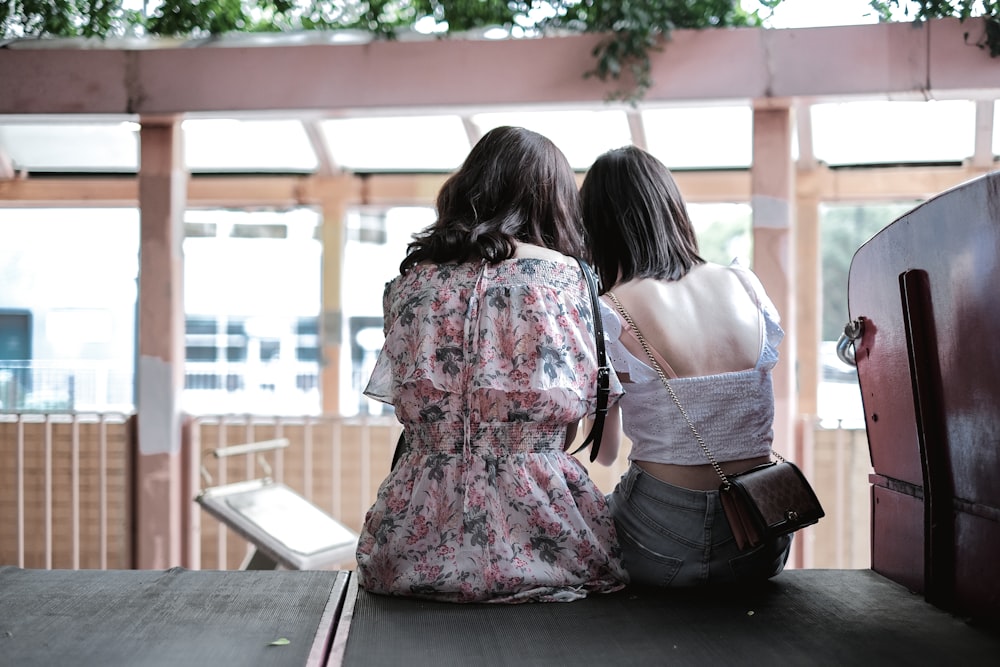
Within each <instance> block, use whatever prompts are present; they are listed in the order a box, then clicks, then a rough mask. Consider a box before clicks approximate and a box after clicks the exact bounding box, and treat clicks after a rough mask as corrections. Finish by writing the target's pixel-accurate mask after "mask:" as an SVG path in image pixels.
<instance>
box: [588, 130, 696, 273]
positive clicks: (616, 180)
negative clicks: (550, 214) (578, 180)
mask: <svg viewBox="0 0 1000 667" xmlns="http://www.w3.org/2000/svg"><path fill="white" fill-rule="evenodd" d="M580 199H581V205H582V207H583V223H584V227H585V228H586V230H587V235H588V239H587V241H588V245H589V246H590V254H591V257H592V258H593V261H594V266H595V267H596V269H597V272H598V274H599V275H600V277H601V283H602V285H603V286H604V289H605V290H607V289H610V288H611V287H612V286H614V285H615V284H616V283H618V282H627V281H629V280H633V279H636V278H657V279H661V280H679V279H680V278H683V277H684V276H685V275H686V274H687V272H688V271H690V270H691V269H692V268H694V267H695V266H697V265H698V264H704V263H705V260H704V259H702V257H701V256H700V255H699V253H698V240H697V238H695V233H694V227H693V225H692V224H691V218H689V217H688V212H687V206H686V205H685V204H684V199H683V198H682V197H681V192H680V190H679V189H678V187H677V183H676V182H674V177H673V176H672V175H671V174H670V170H669V169H667V168H666V166H665V165H664V164H663V163H662V162H660V161H659V160H657V159H656V158H655V157H653V156H652V155H650V154H649V153H647V152H646V151H644V150H642V149H640V148H636V147H635V146H626V147H624V148H617V149H615V150H612V151H608V152H607V153H605V154H603V155H601V156H600V157H599V158H597V160H596V161H595V162H594V164H593V166H591V168H590V169H589V170H588V171H587V175H586V177H584V179H583V185H582V186H581V188H580Z"/></svg>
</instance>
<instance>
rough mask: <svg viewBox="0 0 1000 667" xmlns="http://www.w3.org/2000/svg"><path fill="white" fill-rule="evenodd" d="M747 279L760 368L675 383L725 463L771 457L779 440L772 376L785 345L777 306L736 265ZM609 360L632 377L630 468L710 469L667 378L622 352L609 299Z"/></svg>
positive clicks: (626, 402)
mask: <svg viewBox="0 0 1000 667" xmlns="http://www.w3.org/2000/svg"><path fill="white" fill-rule="evenodd" d="M731 269H732V270H733V271H736V272H737V274H738V275H739V278H740V281H741V282H742V283H743V285H744V286H745V287H746V289H747V292H748V293H749V294H750V296H751V298H753V299H754V300H755V302H756V303H757V305H758V308H759V310H760V313H761V318H760V322H761V324H760V326H761V346H760V354H759V355H758V357H757V363H756V364H755V365H754V367H753V368H748V369H747V370H743V371H734V372H730V373H721V374H718V375H705V376H699V377H684V378H673V379H671V380H670V386H671V387H673V389H674V392H675V393H676V394H677V398H678V400H679V401H680V403H681V405H683V406H684V409H685V410H687V413H688V415H689V416H690V417H691V421H692V422H694V424H695V427H696V428H697V429H698V432H699V433H700V434H701V437H702V439H703V440H704V441H705V445H706V446H707V447H708V448H709V450H710V451H711V452H712V454H713V455H714V456H715V458H716V460H718V461H733V460H736V459H746V458H753V457H757V456H767V455H769V454H770V451H771V441H772V440H773V438H774V429H773V421H774V390H773V386H772V383H771V369H773V368H774V365H775V364H776V363H777V362H778V349H777V348H778V344H779V343H780V342H781V339H782V338H783V337H784V331H783V330H782V329H781V326H780V324H779V322H780V319H779V317H778V313H777V311H776V310H775V308H774V304H772V303H771V300H770V299H769V298H768V297H767V295H766V294H764V293H763V291H762V290H757V289H755V288H754V284H755V283H757V281H756V277H755V276H753V275H752V274H751V275H749V276H748V275H746V274H743V272H744V271H745V272H747V273H750V272H749V270H748V269H745V268H743V267H741V266H739V265H737V264H736V263H735V262H734V263H733V264H732V265H731ZM601 316H602V318H603V320H604V329H605V332H606V333H605V335H606V336H607V339H608V340H607V347H608V357H609V359H610V361H611V364H612V366H613V367H614V368H615V370H616V371H618V372H619V373H627V374H628V376H629V379H630V382H628V383H625V384H624V388H625V395H624V396H622V398H621V402H620V405H621V409H622V422H623V430H624V432H625V435H626V436H628V438H629V440H631V441H632V451H631V453H630V454H629V460H633V461H634V460H640V461H651V462H654V463H669V464H675V465H700V464H705V463H708V459H707V458H706V457H705V453H704V452H703V451H702V450H701V447H700V446H699V445H698V441H697V440H695V437H694V434H693V433H691V429H690V428H689V427H688V424H687V422H686V421H685V420H684V416H683V415H682V414H681V413H680V410H678V409H677V406H676V405H675V404H674V402H673V400H671V398H670V395H669V394H668V393H667V390H666V388H665V387H664V386H663V383H662V382H661V381H660V377H659V375H657V373H656V371H655V370H653V368H651V367H650V366H649V365H648V364H647V363H646V362H645V361H643V360H642V359H639V358H637V357H635V356H633V355H632V353H631V352H629V351H628V350H627V349H626V348H625V345H624V344H622V341H621V337H622V321H621V319H620V318H619V315H618V313H617V311H616V310H615V309H614V307H612V306H610V305H609V304H608V303H606V302H605V301H604V299H601Z"/></svg>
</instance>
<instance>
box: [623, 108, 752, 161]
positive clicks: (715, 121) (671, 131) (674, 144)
mask: <svg viewBox="0 0 1000 667" xmlns="http://www.w3.org/2000/svg"><path fill="white" fill-rule="evenodd" d="M642 119H643V126H644V127H645V131H646V145H647V147H648V148H649V152H650V153H652V154H653V155H655V156H656V157H657V158H659V159H660V161H661V162H663V164H665V165H667V167H669V168H671V169H707V168H711V167H744V168H745V167H749V166H750V160H751V157H752V154H753V111H752V110H751V109H750V107H749V106H717V107H677V108H669V109H648V110H646V111H643V112H642Z"/></svg>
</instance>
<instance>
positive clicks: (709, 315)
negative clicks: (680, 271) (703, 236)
mask: <svg viewBox="0 0 1000 667" xmlns="http://www.w3.org/2000/svg"><path fill="white" fill-rule="evenodd" d="M613 291H614V293H615V295H616V296H617V297H618V299H619V300H620V301H621V302H622V305H624V306H625V308H626V309H627V310H628V311H629V313H631V315H632V318H633V319H634V320H635V323H636V326H638V327H639V329H640V330H641V331H642V333H643V335H644V336H645V337H646V340H647V341H648V342H649V344H650V345H651V346H652V347H653V349H655V350H656V351H657V352H659V353H660V355H661V356H662V357H663V358H664V359H665V360H666V361H667V362H668V363H669V364H670V365H671V367H672V368H673V369H674V372H676V373H677V375H678V376H680V377H693V376H699V375H715V374H718V373H727V372H732V371H741V370H746V369H748V368H753V366H754V365H755V364H756V362H757V359H758V357H759V356H760V351H761V344H762V338H761V336H762V327H761V315H760V310H759V307H758V306H757V303H756V302H755V301H754V299H753V297H752V296H751V295H750V294H749V293H748V292H747V289H746V288H745V287H744V286H743V283H742V282H741V281H740V278H739V277H738V276H737V275H736V273H735V272H734V271H733V270H732V269H730V268H729V267H725V266H721V265H719V264H702V265H699V266H697V267H695V268H694V269H692V270H691V271H690V272H689V273H688V274H687V275H686V276H684V278H682V279H681V280H678V281H671V282H667V281H661V280H650V279H642V280H634V281H631V282H628V283H624V284H621V285H617V286H615V288H614V290H613ZM624 342H625V347H626V348H628V350H629V351H630V352H631V353H632V354H633V355H635V356H636V357H637V358H639V359H646V354H645V352H644V351H643V349H642V347H640V346H639V345H638V344H637V343H636V342H635V341H633V340H632V339H631V338H628V339H626V340H625V341H624Z"/></svg>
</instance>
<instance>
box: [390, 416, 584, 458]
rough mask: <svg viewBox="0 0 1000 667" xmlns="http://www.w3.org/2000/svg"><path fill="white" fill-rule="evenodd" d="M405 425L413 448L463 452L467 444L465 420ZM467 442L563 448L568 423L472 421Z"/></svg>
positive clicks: (487, 446) (510, 448)
mask: <svg viewBox="0 0 1000 667" xmlns="http://www.w3.org/2000/svg"><path fill="white" fill-rule="evenodd" d="M405 428H406V437H407V445H408V447H409V448H410V449H417V450H431V451H446V452H461V451H463V449H464V448H465V445H464V442H465V425H464V424H463V423H462V422H455V421H446V422H445V421H441V422H421V423H416V424H407V425H406V426H405ZM468 442H469V449H471V450H473V451H487V452H498V453H499V452H509V453H516V452H539V451H553V450H556V451H560V450H562V449H564V446H565V444H566V424H548V423H539V422H479V423H474V424H470V425H469V437H468Z"/></svg>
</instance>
